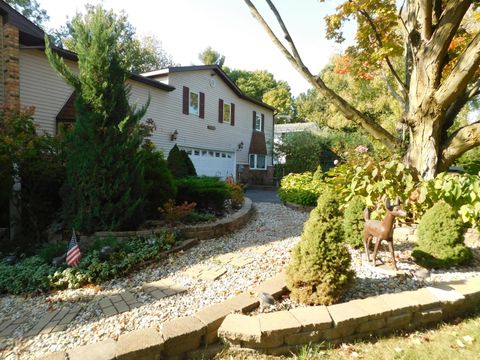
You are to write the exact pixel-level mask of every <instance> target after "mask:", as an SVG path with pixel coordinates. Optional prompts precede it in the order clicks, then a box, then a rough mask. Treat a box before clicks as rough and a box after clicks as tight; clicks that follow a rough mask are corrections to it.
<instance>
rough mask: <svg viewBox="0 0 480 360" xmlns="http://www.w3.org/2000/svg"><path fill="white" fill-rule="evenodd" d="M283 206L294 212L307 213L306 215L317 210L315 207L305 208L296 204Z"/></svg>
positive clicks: (288, 203) (289, 203)
mask: <svg viewBox="0 0 480 360" xmlns="http://www.w3.org/2000/svg"><path fill="white" fill-rule="evenodd" d="M283 205H285V206H286V207H288V208H290V209H292V210H297V211H302V212H306V213H309V212H310V211H312V210H313V209H315V206H303V205H298V204H294V203H291V202H285V203H283Z"/></svg>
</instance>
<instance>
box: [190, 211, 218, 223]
mask: <svg viewBox="0 0 480 360" xmlns="http://www.w3.org/2000/svg"><path fill="white" fill-rule="evenodd" d="M216 219H217V218H216V216H215V215H214V214H210V213H204V212H198V211H192V212H191V213H190V214H188V215H187V216H186V217H185V219H184V222H185V223H187V224H196V223H200V222H209V221H215V220H216Z"/></svg>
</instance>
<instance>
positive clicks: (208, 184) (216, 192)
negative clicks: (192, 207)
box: [176, 176, 230, 214]
mask: <svg viewBox="0 0 480 360" xmlns="http://www.w3.org/2000/svg"><path fill="white" fill-rule="evenodd" d="M176 184H177V191H178V192H177V204H181V203H185V202H187V203H192V202H195V203H196V204H197V210H199V211H203V212H209V213H214V214H222V213H223V212H224V209H225V201H226V200H227V199H228V198H229V197H230V190H229V187H228V185H227V184H226V183H225V182H224V181H221V180H219V179H218V178H216V177H207V176H201V177H189V178H184V179H178V180H177V181H176Z"/></svg>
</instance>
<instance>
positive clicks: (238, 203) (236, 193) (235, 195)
mask: <svg viewBox="0 0 480 360" xmlns="http://www.w3.org/2000/svg"><path fill="white" fill-rule="evenodd" d="M227 186H228V188H229V189H230V200H231V202H232V207H233V208H234V209H239V208H241V207H242V205H243V201H244V200H245V195H244V194H243V188H242V186H241V185H239V184H235V183H233V182H227Z"/></svg>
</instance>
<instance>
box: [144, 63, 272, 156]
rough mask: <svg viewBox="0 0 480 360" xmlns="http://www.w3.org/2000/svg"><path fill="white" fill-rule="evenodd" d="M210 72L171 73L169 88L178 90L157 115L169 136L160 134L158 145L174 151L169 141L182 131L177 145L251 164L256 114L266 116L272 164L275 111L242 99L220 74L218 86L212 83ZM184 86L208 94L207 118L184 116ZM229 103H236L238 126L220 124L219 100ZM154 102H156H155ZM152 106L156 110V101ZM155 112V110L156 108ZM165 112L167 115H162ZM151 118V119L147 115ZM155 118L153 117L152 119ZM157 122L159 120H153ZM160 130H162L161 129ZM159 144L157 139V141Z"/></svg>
mask: <svg viewBox="0 0 480 360" xmlns="http://www.w3.org/2000/svg"><path fill="white" fill-rule="evenodd" d="M212 73H214V72H213V71H210V70H200V71H185V72H176V73H170V74H169V85H171V86H174V87H175V88H176V89H175V90H174V91H173V92H171V93H169V95H168V96H169V98H168V101H167V102H166V104H165V105H164V108H163V110H162V109H158V110H157V114H156V116H158V118H159V119H162V121H160V123H161V124H162V130H161V132H162V131H163V132H164V133H165V134H164V135H162V134H156V136H157V137H158V141H161V142H159V143H158V144H159V145H160V144H162V145H161V146H162V147H163V146H165V145H163V144H165V139H167V140H166V148H168V149H170V148H171V147H172V146H173V145H174V143H173V142H171V141H170V140H169V137H170V136H169V134H170V133H171V132H173V131H174V130H175V129H176V130H177V131H178V137H177V143H178V145H179V146H185V147H201V148H205V149H215V150H223V151H235V152H236V160H237V161H236V162H237V164H248V149H249V147H250V140H251V137H252V114H253V111H256V112H257V113H263V114H265V138H266V141H267V148H268V149H269V156H268V158H267V164H268V165H271V164H272V156H271V143H272V139H273V112H272V111H271V110H268V109H266V108H263V107H261V106H258V105H256V104H254V103H252V102H249V101H246V100H244V99H241V98H239V97H238V96H237V95H236V94H235V93H234V92H233V91H232V90H231V89H230V87H228V85H227V84H225V83H224V82H223V80H222V79H221V78H219V77H218V76H217V75H215V76H213V78H214V79H215V87H211V86H210V84H209V82H210V79H211V78H212V76H211V74H212ZM183 86H187V87H188V88H189V89H190V91H194V92H197V93H198V92H203V93H205V118H204V119H201V118H200V117H198V116H197V115H192V114H190V115H184V114H183V113H182V97H183ZM219 99H223V101H224V102H225V103H232V102H233V103H234V104H235V125H234V126H231V125H230V124H226V123H219V122H218V100H219ZM152 100H153V99H152ZM151 107H155V104H154V103H153V101H152V104H151ZM152 110H153V109H152ZM162 112H163V114H162ZM147 117H149V116H148V115H147ZM150 117H152V116H150ZM152 118H153V119H155V117H152ZM209 125H210V126H214V127H215V130H209V129H208V128H207V126H209ZM157 131H158V129H157ZM155 140H156V142H157V138H156V139H155ZM240 142H243V144H244V146H243V149H242V150H240V151H237V149H238V144H239V143H240Z"/></svg>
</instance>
